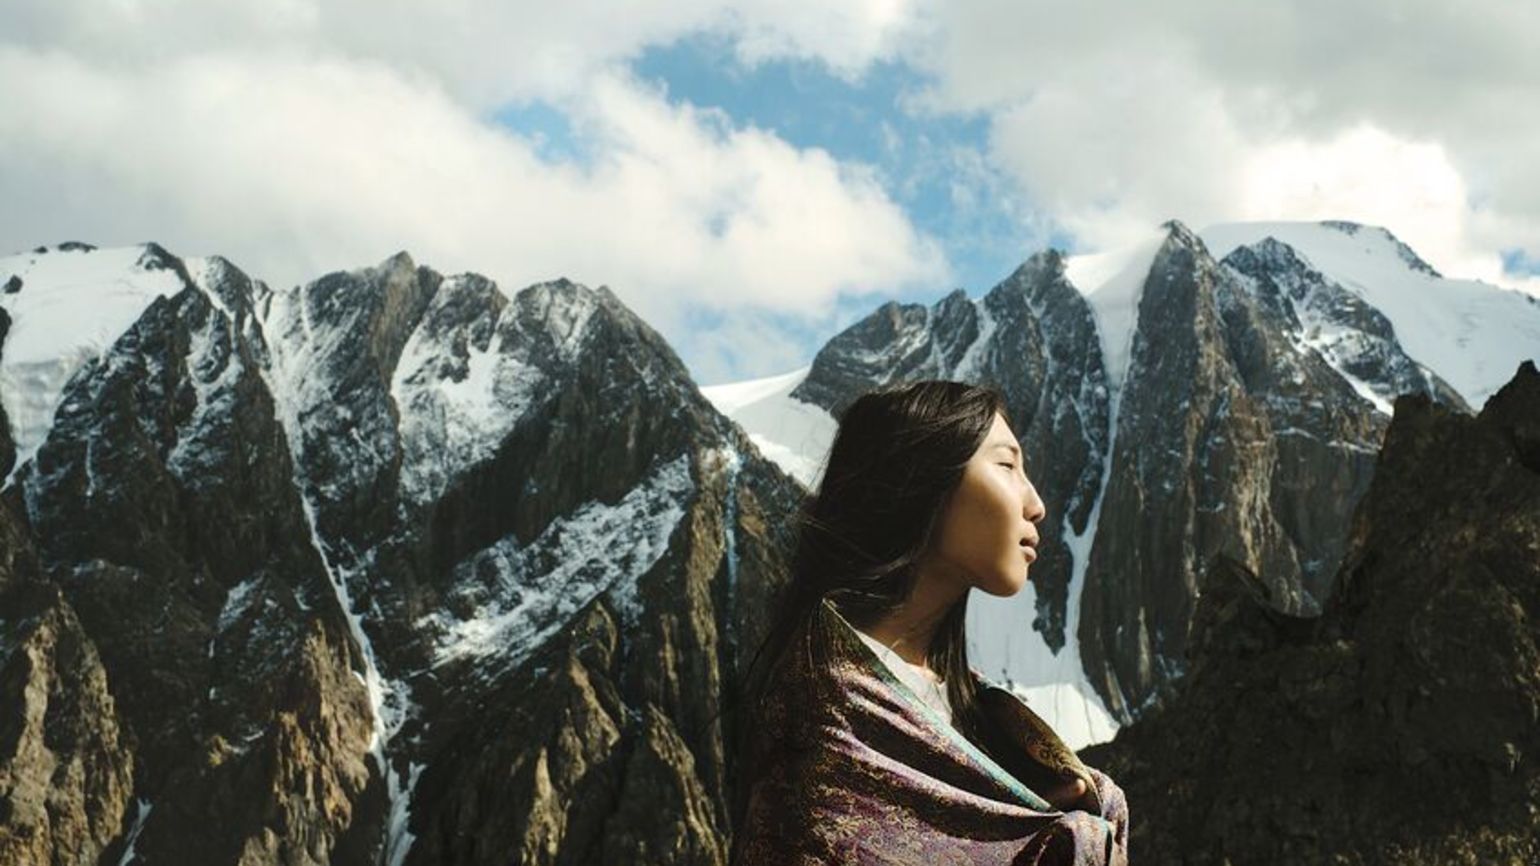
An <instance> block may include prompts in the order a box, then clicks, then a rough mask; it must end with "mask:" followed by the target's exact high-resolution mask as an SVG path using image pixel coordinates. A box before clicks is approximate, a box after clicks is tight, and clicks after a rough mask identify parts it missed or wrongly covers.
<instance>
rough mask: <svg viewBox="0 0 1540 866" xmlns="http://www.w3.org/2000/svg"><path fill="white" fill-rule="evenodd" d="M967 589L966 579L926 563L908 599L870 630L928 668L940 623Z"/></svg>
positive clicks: (906, 657) (909, 659)
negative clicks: (929, 654) (933, 641)
mask: <svg viewBox="0 0 1540 866" xmlns="http://www.w3.org/2000/svg"><path fill="white" fill-rule="evenodd" d="M967 591H968V584H967V583H966V582H963V581H960V580H958V579H957V578H956V577H955V576H952V575H949V574H946V573H945V572H943V571H941V570H938V569H934V568H925V567H923V566H922V567H921V568H920V569H919V572H918V573H917V574H916V575H915V580H914V588H913V589H912V590H910V592H909V597H908V598H906V599H904V603H903V604H901V605H899V606H898V607H897V608H896V609H895V610H893V611H892V612H891V613H888V614H887V615H885V616H883V617H881V618H880V619H878V620H877V621H875V622H873V623H872V624H871V625H870V626H868V627H867V629H866V633H867V634H869V635H871V636H872V637H874V638H876V639H877V641H878V642H879V643H881V644H882V645H883V646H886V647H888V648H889V649H891V650H893V652H895V653H897V654H898V657H899V658H901V659H903V660H904V661H906V662H908V663H910V664H912V665H919V666H920V667H924V668H928V667H929V664H928V662H927V660H926V655H927V653H928V651H929V650H930V644H931V641H932V640H934V639H935V636H936V628H937V626H939V625H940V624H941V620H942V619H943V618H945V617H946V613H947V611H949V610H951V609H952V605H953V604H956V603H957V601H958V600H959V599H961V598H962V596H963V595H964V594H965V593H966V592H967Z"/></svg>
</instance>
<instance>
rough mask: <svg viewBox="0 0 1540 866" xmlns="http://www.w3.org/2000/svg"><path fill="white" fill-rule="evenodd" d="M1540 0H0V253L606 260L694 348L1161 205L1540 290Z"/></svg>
mask: <svg viewBox="0 0 1540 866" xmlns="http://www.w3.org/2000/svg"><path fill="white" fill-rule="evenodd" d="M1536 32H1540V6H1536V5H1535V4H1520V3H1508V2H1488V0H1471V2H1465V3H1460V4H1452V3H1448V2H1444V0H1438V2H1435V0H1396V2H1391V0H1363V2H1355V3H1347V4H1345V3H1332V2H1324V0H1295V2H1282V0H1258V2H1248V3H1234V2H1218V0H1202V2H1197V0H1170V2H1166V3H1161V4H1149V3H1133V2H1100V0H1079V2H1067V0H1064V2H1060V0H1012V2H949V3H929V2H912V0H851V2H841V0H776V2H774V3H771V2H768V0H753V2H744V3H722V2H717V0H669V2H654V3H648V4H637V3H613V2H611V3H604V2H597V0H569V2H565V3H562V4H550V3H541V4H538V5H537V4H535V3H531V2H495V3H494V2H482V0H461V2H457V3H441V4H421V3H408V2H401V0H385V2H381V0H372V2H364V0H261V2H258V0H227V2H222V3H215V4H211V3H207V2H197V0H110V2H102V0H91V2H85V0H49V2H43V0H11V2H8V3H6V4H5V5H4V6H0V201H4V202H5V206H4V207H0V254H4V253H9V252H13V251H18V250H22V249H26V248H30V247H33V246H37V245H39V244H53V243H58V242H61V241H65V240H84V241H88V242H91V243H94V244H97V245H100V246H115V245H123V244H133V243H139V242H143V241H148V240H154V241H158V242H159V243H161V244H162V245H164V246H165V247H167V248H168V249H170V250H171V251H173V252H175V253H177V254H180V255H184V256H201V255H212V254H219V255H223V256H225V257H226V258H228V259H230V260H231V261H233V262H234V263H235V264H236V265H238V266H239V267H241V268H242V269H243V270H245V271H247V272H248V273H250V274H252V275H253V276H255V277H257V278H260V279H263V280H266V281H267V282H269V283H272V284H277V285H292V284H295V283H300V282H306V281H309V280H312V279H315V278H317V277H319V276H321V275H322V274H325V273H328V272H330V271H334V270H344V269H353V268H358V267H363V266H367V265H372V264H375V263H378V262H380V261H382V260H384V259H385V258H388V257H389V256H391V255H393V254H394V253H396V252H397V251H400V250H406V251H407V252H409V253H410V254H411V255H412V257H413V258H414V259H415V260H416V261H417V262H418V263H419V264H423V265H427V266H429V267H432V268H434V269H435V270H438V271H439V272H441V273H445V274H453V273H461V272H466V271H473V272H476V273H481V274H484V275H486V276H489V277H491V278H493V279H495V280H497V281H498V283H499V285H501V286H502V288H503V289H504V291H505V292H508V293H509V294H512V293H513V292H516V291H517V290H518V289H520V288H522V287H524V286H527V285H530V284H533V283H536V282H541V281H545V280H549V279H554V278H556V277H559V276H565V277H568V278H569V279H572V280H575V281H578V282H581V283H584V284H586V285H590V286H599V285H607V286H609V287H610V288H611V289H612V290H613V291H614V292H615V293H616V294H617V295H618V296H619V297H620V298H621V299H622V300H623V301H625V302H626V303H627V304H628V305H629V306H630V307H631V308H632V309H633V310H635V311H636V312H637V313H638V314H639V315H641V316H642V317H643V318H644V319H646V320H647V321H648V322H649V323H650V324H651V325H652V326H653V327H654V328H656V329H657V330H658V331H659V332H660V333H661V334H663V336H664V337H665V338H667V339H668V340H669V342H670V343H671V344H672V345H673V347H674V348H675V350H676V351H677V352H678V353H679V355H680V357H681V358H682V359H683V361H684V362H685V364H686V365H687V366H688V367H689V368H690V370H691V372H692V374H693V375H694V376H695V378H696V380H697V382H698V383H699V384H701V385H711V384H719V383H722V382H728V381H736V380H741V379H748V378H755V377H760V376H768V375H773V374H776V373H781V372H785V371H788V370H791V369H795V368H797V367H800V366H803V365H805V364H807V363H809V362H810V361H811V359H812V356H813V355H814V353H816V351H817V349H818V348H819V347H820V346H821V345H822V344H823V343H824V342H825V341H827V340H828V339H829V338H830V337H832V336H833V335H834V334H836V333H838V332H839V331H840V330H842V329H843V328H844V327H847V326H848V325H849V324H851V323H852V322H853V321H855V320H856V319H858V318H859V317H861V316H862V315H864V314H866V313H867V312H870V311H871V310H872V309H874V308H875V307H876V306H878V305H879V304H881V303H882V302H884V301H886V300H889V299H896V300H900V301H906V302H923V303H931V302H934V301H935V300H936V299H938V298H940V297H941V296H942V295H944V294H946V293H948V292H950V291H952V290H953V289H956V288H958V287H962V288H965V289H967V291H968V292H969V294H970V295H972V296H974V297H977V296H979V295H981V294H983V293H984V292H986V291H987V290H988V289H989V288H990V287H992V286H993V285H994V284H995V283H996V282H998V281H1000V280H1001V279H1004V278H1005V277H1006V276H1007V275H1008V274H1009V273H1010V272H1011V270H1012V269H1014V267H1015V266H1016V265H1018V264H1019V263H1020V262H1022V261H1023V260H1025V259H1026V258H1027V257H1028V256H1030V255H1031V254H1032V253H1034V252H1037V251H1040V250H1042V249H1044V248H1047V247H1050V246H1052V247H1056V248H1058V249H1061V250H1064V251H1066V252H1070V253H1077V252H1097V251H1102V250H1107V249H1112V248H1116V247H1118V246H1122V245H1126V244H1128V243H1130V242H1131V241H1133V240H1134V239H1137V238H1141V237H1144V236H1146V235H1148V234H1149V233H1150V232H1151V231H1152V230H1153V229H1154V227H1156V226H1158V225H1159V224H1160V223H1162V222H1164V221H1166V220H1168V219H1180V220H1182V221H1183V222H1185V223H1187V224H1188V225H1190V226H1192V227H1193V228H1195V229H1201V228H1203V227H1205V226H1207V225H1210V224H1213V223H1217V222H1233V221H1243V220H1318V219H1343V220H1352V221H1356V222H1363V223H1370V224H1375V225H1383V226H1385V227H1387V228H1389V229H1390V230H1391V231H1392V232H1394V233H1395V234H1396V235H1398V236H1399V237H1400V238H1401V239H1402V240H1404V241H1406V242H1407V243H1408V244H1410V245H1411V246H1412V248H1413V249H1415V250H1416V251H1417V252H1418V253H1419V254H1420V255H1421V256H1422V257H1423V258H1424V259H1426V260H1427V261H1428V262H1429V263H1431V264H1432V265H1433V266H1434V267H1435V268H1437V269H1439V270H1440V271H1441V272H1443V273H1444V274H1446V275H1448V276H1454V277H1464V278H1475V279H1482V280H1486V281H1488V282H1491V283H1494V284H1497V285H1502V286H1505V287H1510V288H1516V289H1520V290H1524V291H1530V292H1532V293H1535V294H1540V160H1536V159H1534V154H1536V153H1540V112H1537V111H1535V109H1534V106H1535V105H1540V52H1536V51H1534V50H1533V46H1532V34H1534V33H1536Z"/></svg>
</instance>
